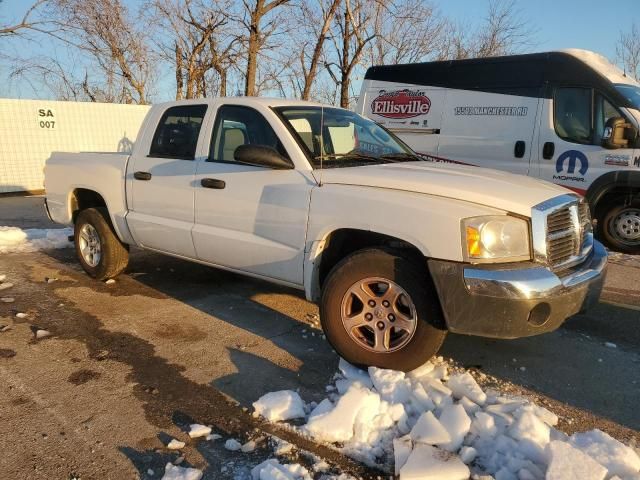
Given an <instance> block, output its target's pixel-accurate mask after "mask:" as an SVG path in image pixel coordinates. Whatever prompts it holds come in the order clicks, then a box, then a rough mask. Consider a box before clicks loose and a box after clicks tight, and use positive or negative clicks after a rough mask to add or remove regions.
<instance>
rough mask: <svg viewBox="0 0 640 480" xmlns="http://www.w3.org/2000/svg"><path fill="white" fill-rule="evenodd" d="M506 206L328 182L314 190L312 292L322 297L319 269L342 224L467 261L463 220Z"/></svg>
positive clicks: (429, 254)
mask: <svg viewBox="0 0 640 480" xmlns="http://www.w3.org/2000/svg"><path fill="white" fill-rule="evenodd" d="M504 213H505V212H504V211H502V210H497V209H494V208H490V207H486V206H483V205H478V204H474V203H470V202H465V201H463V200H458V199H451V198H445V197H440V196H433V195H426V194H422V193H415V192H406V191H402V190H391V189H382V188H375V187H365V186H357V185H336V184H324V185H323V186H321V187H316V188H314V189H313V190H312V192H311V205H310V211H309V226H308V232H307V242H306V248H305V266H304V277H305V278H304V283H305V291H306V294H307V298H310V299H312V298H317V293H318V292H317V289H318V282H317V279H318V269H319V266H320V261H319V259H320V257H321V253H322V249H323V248H324V244H325V240H326V239H327V238H328V237H329V235H331V233H332V232H334V231H336V230H340V229H356V230H364V231H370V232H375V233H379V234H383V235H386V236H389V237H394V238H397V239H399V240H402V241H403V242H406V243H408V244H410V245H412V246H414V247H415V248H416V249H417V250H419V251H420V252H421V253H422V255H424V256H425V257H426V258H435V259H441V260H449V261H455V262H461V261H463V255H462V238H461V230H460V222H461V220H462V219H463V218H467V217H473V216H477V215H500V214H504Z"/></svg>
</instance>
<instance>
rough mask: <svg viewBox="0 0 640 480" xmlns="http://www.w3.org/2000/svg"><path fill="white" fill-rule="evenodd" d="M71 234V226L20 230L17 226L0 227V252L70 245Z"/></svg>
mask: <svg viewBox="0 0 640 480" xmlns="http://www.w3.org/2000/svg"><path fill="white" fill-rule="evenodd" d="M71 235H73V229H72V228H54V229H40V228H31V229H27V230H22V229H21V228H17V227H0V253H13V252H34V251H36V250H44V249H52V248H68V247H72V246H73V244H72V243H71V242H69V236H71Z"/></svg>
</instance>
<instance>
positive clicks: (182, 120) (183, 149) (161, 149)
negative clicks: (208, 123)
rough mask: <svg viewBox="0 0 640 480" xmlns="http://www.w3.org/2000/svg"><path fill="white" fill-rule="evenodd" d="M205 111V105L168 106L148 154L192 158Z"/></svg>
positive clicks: (181, 158)
mask: <svg viewBox="0 0 640 480" xmlns="http://www.w3.org/2000/svg"><path fill="white" fill-rule="evenodd" d="M206 112H207V106H206V105H180V106H177V107H171V108H168V109H167V110H166V111H165V112H164V114H163V115H162V118H161V119H160V122H158V127H157V128H156V131H155V134H154V135H153V141H152V142H151V148H150V150H149V156H150V157H159V158H176V159H180V160H193V159H194V158H195V154H196V147H197V145H198V136H199V135H200V128H201V127H202V120H203V119H204V115H205V113H206Z"/></svg>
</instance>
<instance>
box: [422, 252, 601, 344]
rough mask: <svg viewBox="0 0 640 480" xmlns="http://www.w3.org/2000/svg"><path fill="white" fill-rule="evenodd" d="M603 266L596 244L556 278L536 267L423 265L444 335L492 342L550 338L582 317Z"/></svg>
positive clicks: (596, 290) (598, 287)
mask: <svg viewBox="0 0 640 480" xmlns="http://www.w3.org/2000/svg"><path fill="white" fill-rule="evenodd" d="M606 265H607V252H606V250H605V249H604V247H603V246H602V244H600V243H599V242H594V246H593V251H592V252H591V254H590V256H589V257H588V258H587V259H586V260H585V261H584V262H583V263H581V264H580V265H578V266H576V267H573V268H572V269H570V270H567V271H565V272H562V273H561V274H557V273H554V272H552V271H551V270H550V269H548V268H546V267H544V266H542V265H540V264H536V263H526V264H524V265H523V264H511V265H510V266H504V265H469V264H463V263H455V262H447V261H441V260H430V261H429V269H430V271H431V276H432V277H433V280H434V282H435V284H436V288H437V290H438V294H439V297H440V302H441V305H442V310H443V312H444V316H445V320H446V322H447V327H448V329H449V331H451V332H455V333H464V334H468V335H480V336H483V337H494V338H518V337H526V336H530V335H537V334H540V333H545V332H550V331H552V330H555V329H556V328H558V327H559V326H560V325H561V324H562V322H564V321H565V320H566V319H567V318H568V317H570V316H572V315H575V314H576V313H579V312H582V311H585V310H586V309H587V308H588V307H589V306H590V305H592V304H593V303H595V302H597V300H598V298H599V296H600V292H601V291H602V285H603V283H604V277H605V274H606Z"/></svg>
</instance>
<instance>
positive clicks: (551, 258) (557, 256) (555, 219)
mask: <svg viewBox="0 0 640 480" xmlns="http://www.w3.org/2000/svg"><path fill="white" fill-rule="evenodd" d="M546 244H547V249H546V250H547V252H546V253H547V255H546V257H547V262H548V263H549V265H550V266H551V267H552V268H553V269H554V270H562V269H565V268H569V267H571V266H573V265H576V264H577V263H580V262H581V261H582V260H583V259H584V258H585V257H586V256H587V255H588V254H589V252H590V251H591V248H592V246H593V233H592V228H591V216H590V214H589V206H588V205H587V203H586V202H584V201H583V200H579V199H578V198H576V197H573V200H572V201H569V202H567V203H566V204H564V205H560V206H558V208H555V209H553V210H552V211H550V212H549V213H548V215H547V217H546Z"/></svg>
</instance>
